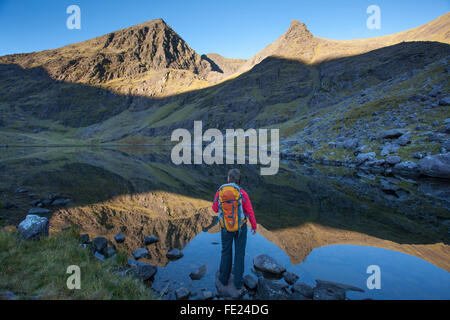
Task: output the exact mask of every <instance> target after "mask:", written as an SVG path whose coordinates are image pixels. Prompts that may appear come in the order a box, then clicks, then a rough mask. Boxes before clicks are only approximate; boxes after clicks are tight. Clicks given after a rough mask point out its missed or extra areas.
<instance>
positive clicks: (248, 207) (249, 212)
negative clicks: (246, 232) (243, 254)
mask: <svg viewBox="0 0 450 320" xmlns="http://www.w3.org/2000/svg"><path fill="white" fill-rule="evenodd" d="M241 193H242V197H243V198H244V201H242V209H243V210H244V213H245V215H246V216H248V219H249V220H250V224H251V225H252V229H253V230H256V219H255V213H254V212H253V207H252V203H251V202H250V198H249V197H248V194H247V192H245V190H244V189H241ZM218 197H219V191H217V192H216V195H215V197H214V201H213V204H212V209H213V210H214V212H216V213H217V212H219V200H218Z"/></svg>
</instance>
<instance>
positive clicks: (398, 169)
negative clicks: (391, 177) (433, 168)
mask: <svg viewBox="0 0 450 320" xmlns="http://www.w3.org/2000/svg"><path fill="white" fill-rule="evenodd" d="M392 172H393V173H394V174H396V175H400V176H406V177H418V176H419V175H420V171H419V169H418V166H417V164H416V163H415V162H412V161H404V162H400V163H397V164H396V165H394V167H393V168H392Z"/></svg>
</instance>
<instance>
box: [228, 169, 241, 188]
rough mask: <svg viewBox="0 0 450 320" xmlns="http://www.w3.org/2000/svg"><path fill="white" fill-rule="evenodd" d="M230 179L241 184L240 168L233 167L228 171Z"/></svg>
mask: <svg viewBox="0 0 450 320" xmlns="http://www.w3.org/2000/svg"><path fill="white" fill-rule="evenodd" d="M228 180H229V181H230V182H234V183H236V184H241V173H240V172H239V170H238V169H231V170H230V171H228Z"/></svg>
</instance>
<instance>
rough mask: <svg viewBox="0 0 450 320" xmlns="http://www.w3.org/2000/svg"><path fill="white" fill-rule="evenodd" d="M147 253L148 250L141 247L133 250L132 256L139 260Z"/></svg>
mask: <svg viewBox="0 0 450 320" xmlns="http://www.w3.org/2000/svg"><path fill="white" fill-rule="evenodd" d="M146 255H148V250H147V249H144V248H139V249H137V250H136V251H133V253H132V256H133V257H134V258H135V259H137V260H139V259H141V258H143V257H145V256H146Z"/></svg>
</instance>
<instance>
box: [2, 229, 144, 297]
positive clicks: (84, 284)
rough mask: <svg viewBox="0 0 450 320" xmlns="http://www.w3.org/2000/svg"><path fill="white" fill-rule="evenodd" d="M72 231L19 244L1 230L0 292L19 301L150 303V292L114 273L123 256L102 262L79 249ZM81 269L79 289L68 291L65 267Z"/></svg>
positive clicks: (18, 240)
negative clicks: (87, 300) (119, 300)
mask: <svg viewBox="0 0 450 320" xmlns="http://www.w3.org/2000/svg"><path fill="white" fill-rule="evenodd" d="M78 244H79V234H78V232H77V231H76V230H74V229H73V228H71V229H69V230H66V231H62V232H61V233H58V234H57V235H55V236H52V237H51V238H45V239H41V240H40V241H22V240H21V239H20V237H19V235H18V233H17V232H10V231H6V230H5V229H1V230H0V265H1V268H0V290H9V291H12V292H14V293H16V294H18V295H19V297H20V298H22V299H27V298H30V297H33V296H34V297H35V296H38V297H40V298H42V299H89V300H92V299H93V300H100V299H136V300H137V299H151V298H152V297H151V296H150V293H149V289H147V288H146V287H145V285H144V284H143V283H142V282H139V281H138V280H136V279H134V278H132V277H131V276H126V277H121V276H120V275H118V274H115V273H114V272H113V270H114V269H117V268H118V267H120V266H124V265H125V263H126V255H125V254H124V253H118V254H117V256H116V258H115V259H113V260H110V261H106V262H102V261H100V260H98V259H96V258H95V257H93V255H92V254H91V253H90V250H89V249H84V248H80V247H79V246H78ZM70 265H77V266H79V267H80V271H81V272H80V273H81V288H80V289H79V290H69V289H68V288H67V279H68V277H69V276H70V275H71V274H68V273H66V271H67V267H68V266H70Z"/></svg>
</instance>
